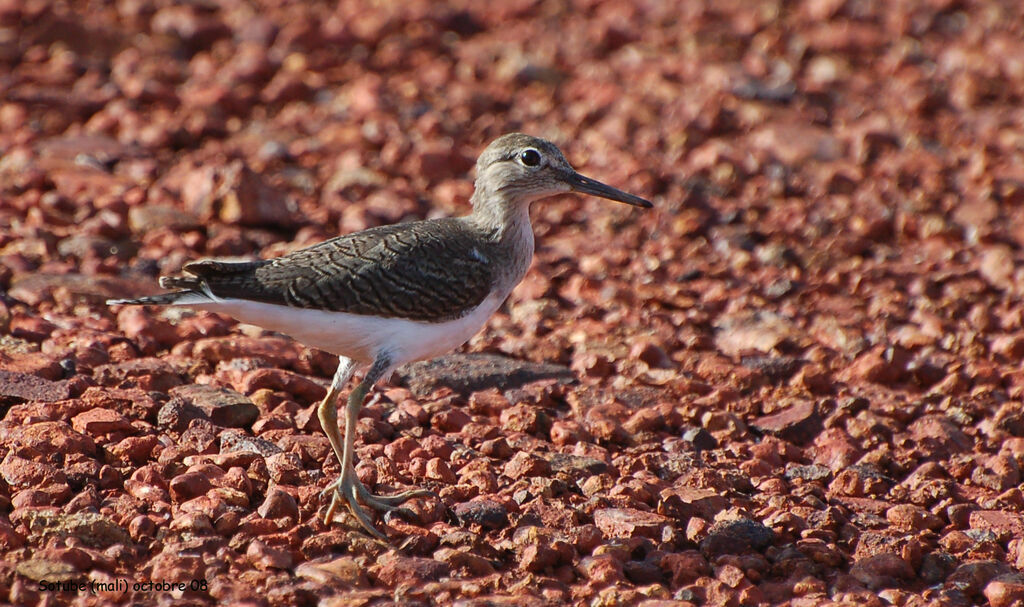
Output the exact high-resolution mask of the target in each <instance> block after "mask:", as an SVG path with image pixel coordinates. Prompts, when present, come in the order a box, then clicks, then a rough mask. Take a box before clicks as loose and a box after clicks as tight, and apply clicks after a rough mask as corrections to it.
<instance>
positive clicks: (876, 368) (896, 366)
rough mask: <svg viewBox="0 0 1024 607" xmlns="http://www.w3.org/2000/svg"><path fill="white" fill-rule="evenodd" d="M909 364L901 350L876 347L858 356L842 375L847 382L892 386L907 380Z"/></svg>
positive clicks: (893, 347) (891, 347)
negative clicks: (866, 382) (867, 382)
mask: <svg viewBox="0 0 1024 607" xmlns="http://www.w3.org/2000/svg"><path fill="white" fill-rule="evenodd" d="M909 362H910V361H909V358H908V357H907V354H906V352H905V351H904V350H902V349H901V348H897V347H895V346H889V347H886V346H875V347H874V348H872V349H871V350H868V351H867V352H865V353H864V354H861V355H860V356H858V357H857V359H856V360H854V361H853V364H851V365H850V366H849V367H848V368H847V369H846V370H845V371H844V372H843V374H842V375H843V377H844V378H845V379H846V380H847V381H869V382H873V383H877V384H882V385H892V384H895V383H898V382H900V381H903V380H904V379H905V377H906V375H907V365H908V363H909Z"/></svg>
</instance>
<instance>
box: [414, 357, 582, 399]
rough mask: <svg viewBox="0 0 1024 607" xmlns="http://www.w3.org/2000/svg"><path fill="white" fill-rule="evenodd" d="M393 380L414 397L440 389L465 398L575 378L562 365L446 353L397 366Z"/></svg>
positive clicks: (566, 381) (569, 381) (570, 380)
mask: <svg viewBox="0 0 1024 607" xmlns="http://www.w3.org/2000/svg"><path fill="white" fill-rule="evenodd" d="M395 377H396V378H397V380H398V381H399V383H401V384H403V385H406V386H408V387H409V389H410V390H412V391H413V393H414V394H416V395H417V396H427V395H429V394H430V393H431V392H433V391H434V390H436V389H437V388H440V387H442V386H443V387H447V388H451V389H452V390H454V391H456V392H458V393H460V394H463V395H468V394H470V393H472V392H477V391H480V390H486V389H488V388H497V389H498V390H508V389H510V388H518V387H520V386H523V385H525V384H528V383H530V382H534V381H537V380H541V379H555V380H558V381H559V382H561V383H571V382H573V381H575V379H576V378H575V376H574V375H573V373H572V371H571V370H569V368H568V367H564V366H562V365H553V364H544V363H533V362H528V361H522V360H516V359H514V358H509V357H507V356H500V355H497V354H449V355H447V356H442V357H440V358H435V359H433V360H429V361H423V362H417V363H412V364H410V365H405V366H402V367H399V368H398V370H397V371H396V372H395Z"/></svg>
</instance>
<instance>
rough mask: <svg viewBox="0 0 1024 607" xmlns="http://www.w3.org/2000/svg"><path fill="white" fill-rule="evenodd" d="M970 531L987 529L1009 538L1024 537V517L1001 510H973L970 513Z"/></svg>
mask: <svg viewBox="0 0 1024 607" xmlns="http://www.w3.org/2000/svg"><path fill="white" fill-rule="evenodd" d="M969 525H970V527H971V529H989V530H992V531H994V532H995V533H996V534H998V535H1000V536H1002V537H1006V538H1011V537H1017V538H1020V537H1024V515H1021V514H1018V513H1016V512H1006V511H1003V510H975V511H973V512H971V513H970V518H969Z"/></svg>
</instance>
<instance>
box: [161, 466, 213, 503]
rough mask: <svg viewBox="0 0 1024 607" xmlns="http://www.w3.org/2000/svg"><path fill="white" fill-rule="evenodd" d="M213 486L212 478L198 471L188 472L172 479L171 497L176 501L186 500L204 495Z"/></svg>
mask: <svg viewBox="0 0 1024 607" xmlns="http://www.w3.org/2000/svg"><path fill="white" fill-rule="evenodd" d="M212 488H213V484H212V483H211V482H210V479H209V478H207V477H206V476H205V475H203V474H199V473H198V472H186V473H185V474H179V475H178V476H176V477H174V478H173V479H171V482H170V490H171V497H172V498H173V499H174V501H175V502H184V501H187V500H190V499H192V498H194V497H198V496H200V495H204V494H205V493H206V492H207V491H209V490H210V489H212Z"/></svg>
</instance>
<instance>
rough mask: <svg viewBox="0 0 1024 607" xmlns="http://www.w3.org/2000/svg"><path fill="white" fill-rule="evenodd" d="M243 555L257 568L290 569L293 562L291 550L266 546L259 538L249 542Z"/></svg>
mask: <svg viewBox="0 0 1024 607" xmlns="http://www.w3.org/2000/svg"><path fill="white" fill-rule="evenodd" d="M245 556H246V557H247V558H248V559H249V560H250V561H252V563H253V564H254V565H255V566H256V567H257V568H258V569H291V568H292V564H293V562H294V560H293V558H292V553H291V551H289V550H285V549H283V548H278V547H275V546H268V545H266V544H264V543H263V542H261V541H259V540H254V541H252V542H250V543H249V548H248V549H247V550H246V551H245Z"/></svg>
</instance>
